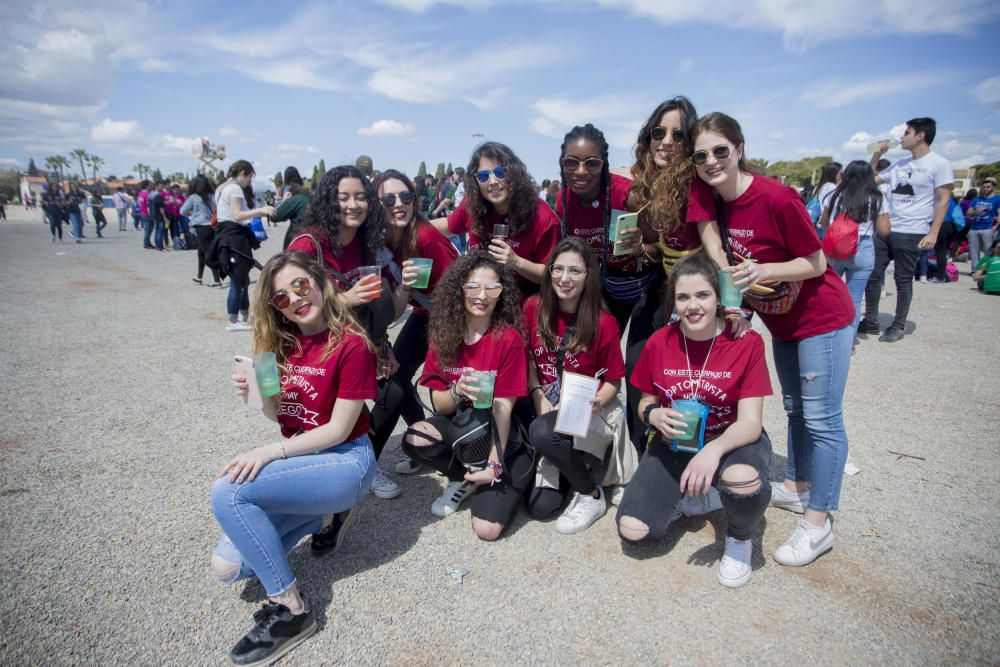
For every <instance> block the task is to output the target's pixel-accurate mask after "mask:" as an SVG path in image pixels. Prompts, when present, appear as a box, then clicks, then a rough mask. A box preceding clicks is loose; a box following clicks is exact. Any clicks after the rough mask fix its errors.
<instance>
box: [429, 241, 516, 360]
mask: <svg viewBox="0 0 1000 667" xmlns="http://www.w3.org/2000/svg"><path fill="white" fill-rule="evenodd" d="M484 267H485V268H487V269H492V270H493V271H495V272H496V274H497V275H498V276H500V284H501V285H503V291H502V292H500V296H499V297H497V305H496V307H495V308H494V309H493V315H492V317H491V318H490V331H491V332H492V335H493V336H497V335H499V334H500V332H501V331H502V330H503V329H504V328H505V327H508V326H509V327H513V328H514V329H516V330H517V331H520V326H519V325H520V322H521V292H520V290H519V289H518V287H517V282H516V281H515V280H514V277H513V276H512V275H511V274H510V271H508V270H507V267H505V266H504V265H503V264H501V263H500V262H498V261H496V260H495V259H493V258H492V257H490V255H489V253H487V252H486V251H485V250H479V251H476V252H472V253H469V254H468V255H462V256H460V257H459V258H458V259H456V260H455V263H454V264H452V265H451V266H449V267H448V270H447V271H445V272H444V275H443V276H441V280H440V281H439V282H438V284H437V287H435V288H434V307H433V308H431V318H430V323H429V325H428V333H429V336H428V338H429V341H430V346H431V347H432V348H433V349H434V354H435V355H436V356H437V360H438V363H440V364H441V366H450V365H451V364H453V363H455V357H457V356H458V350H459V348H460V347H461V346H462V341H463V339H464V338H465V321H466V316H467V315H468V313H466V311H465V290H463V289H462V285H464V284H465V283H466V281H467V280H468V279H469V276H470V275H472V272H473V271H475V270H476V269H479V268H484ZM522 335H524V334H523V333H522Z"/></svg>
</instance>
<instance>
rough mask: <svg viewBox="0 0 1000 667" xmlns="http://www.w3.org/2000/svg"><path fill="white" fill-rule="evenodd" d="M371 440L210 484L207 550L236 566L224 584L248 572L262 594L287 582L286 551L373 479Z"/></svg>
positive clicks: (361, 495)
mask: <svg viewBox="0 0 1000 667" xmlns="http://www.w3.org/2000/svg"><path fill="white" fill-rule="evenodd" d="M375 470H376V467H375V454H374V453H373V452H372V444H371V440H369V439H368V436H367V435H362V436H359V437H357V438H355V439H354V440H350V441H348V442H345V443H343V444H340V445H336V446H335V447H330V448H329V449H324V450H323V451H320V452H315V453H313V454H306V455H304V456H293V457H291V458H288V459H278V460H276V461H271V462H270V463H268V464H267V465H266V466H264V468H263V469H262V470H261V471H260V472H259V473H258V474H257V478H256V479H254V481H252V482H244V483H242V484H235V483H230V482H229V481H228V478H227V477H221V478H219V479H217V480H216V481H215V483H214V484H212V512H213V513H214V514H215V518H216V519H217V520H218V521H219V525H220V526H221V528H222V537H221V538H220V539H219V542H218V544H217V545H216V547H215V551H214V553H215V554H216V555H217V556H220V557H222V558H224V559H225V560H227V561H230V562H232V563H239V564H240V569H239V570H238V571H236V572H234V573H233V575H232V577H231V578H230V579H229V580H228V581H227V583H233V582H235V581H239V580H240V579H245V578H247V577H249V576H250V575H256V576H257V578H258V579H259V580H260V583H261V585H263V586H264V590H265V591H266V592H267V594H268V596H271V597H274V596H276V595H280V594H281V593H284V592H285V591H286V590H287V589H288V587H289V586H291V585H292V584H294V583H295V576H294V575H293V574H292V569H291V567H290V566H289V565H288V557H287V554H288V552H289V551H290V550H291V549H292V547H294V546H295V545H296V544H297V543H298V541H299V540H301V539H302V538H303V537H305V536H306V535H309V534H311V533H315V532H317V531H318V530H319V529H320V528H321V527H322V523H323V515H325V514H336V513H339V512H343V511H345V510H349V509H350V508H352V507H354V506H355V505H356V504H358V502H359V501H360V500H361V499H362V498H364V496H365V494H366V493H368V489H369V487H370V486H371V484H372V480H373V479H375Z"/></svg>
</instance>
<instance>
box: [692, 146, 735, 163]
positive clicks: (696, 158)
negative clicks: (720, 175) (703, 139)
mask: <svg viewBox="0 0 1000 667" xmlns="http://www.w3.org/2000/svg"><path fill="white" fill-rule="evenodd" d="M731 154H732V149H730V148H729V146H716V147H715V148H713V149H712V157H714V158H715V159H716V160H728V159H729V156H730V155H731ZM691 162H694V163H695V164H696V165H698V166H699V167H700V166H701V165H703V164H705V163H706V162H708V151H695V152H694V153H692V154H691Z"/></svg>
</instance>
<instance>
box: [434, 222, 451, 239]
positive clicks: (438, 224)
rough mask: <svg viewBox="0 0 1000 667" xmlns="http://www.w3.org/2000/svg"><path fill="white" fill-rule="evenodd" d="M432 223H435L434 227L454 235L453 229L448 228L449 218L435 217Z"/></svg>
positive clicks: (445, 233)
mask: <svg viewBox="0 0 1000 667" xmlns="http://www.w3.org/2000/svg"><path fill="white" fill-rule="evenodd" d="M431 224H432V225H434V229H436V230H438V231H439V232H441V233H442V234H444V235H445V236H454V235H453V234H452V233H451V230H450V229H448V218H434V219H433V220H431Z"/></svg>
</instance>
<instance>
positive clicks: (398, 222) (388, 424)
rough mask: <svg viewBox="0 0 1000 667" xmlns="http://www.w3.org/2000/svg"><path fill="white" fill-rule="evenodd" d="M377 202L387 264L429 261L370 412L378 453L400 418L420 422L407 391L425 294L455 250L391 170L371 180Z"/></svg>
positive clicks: (423, 331)
mask: <svg viewBox="0 0 1000 667" xmlns="http://www.w3.org/2000/svg"><path fill="white" fill-rule="evenodd" d="M375 190H376V191H377V192H378V197H379V202H380V203H381V205H382V207H383V208H384V209H385V214H386V217H387V218H388V231H387V237H386V241H387V244H386V245H387V247H388V248H389V250H391V251H392V255H393V264H394V266H396V267H397V269H395V270H397V271H400V273H406V275H407V276H409V275H410V274H411V273H412V272H413V271H415V270H416V269H415V268H414V265H413V258H424V259H429V260H432V262H433V263H432V265H431V275H430V280H429V282H428V285H427V287H424V288H415V287H414V288H412V289H410V290H409V297H410V304H411V305H412V306H413V310H412V311H411V312H410V316H409V317H408V318H406V323H405V324H404V325H403V328H402V329H400V331H399V334H398V335H397V336H396V342H395V343H394V344H393V346H392V351H393V355H394V356H395V358H396V363H398V364H399V369H398V370H397V371H396V372H395V373H393V374H392V376H391V377H390V378H388V380H387V381H386V385H387V386H385V387H384V390H383V391H382V392H380V394H379V400H377V401H376V402H375V407H374V408H373V409H372V415H371V416H372V442H373V444H374V445H375V450H376V451H381V450H382V447H383V446H384V445H385V442H386V441H387V440H388V439H389V437H390V436H391V435H392V431H393V429H394V428H395V427H396V423H397V422H398V421H399V417H400V415H402V417H403V419H404V420H405V421H406V423H407V425H412V424H415V423H416V422H418V421H420V420H421V419H423V418H424V409H423V407H421V405H420V400H419V399H418V398H417V395H416V392H415V391H414V389H413V375H414V374H415V373H416V372H417V369H418V368H420V365H421V364H423V363H424V359H425V358H426V357H427V321H428V318H429V316H430V315H429V313H430V309H431V306H432V302H431V294H432V293H433V291H434V288H435V287H436V286H437V284H438V282H439V281H440V280H441V276H443V275H444V272H445V271H446V270H447V269H448V267H449V266H451V265H452V263H453V262H454V261H455V259H456V258H457V257H458V250H456V249H455V246H454V245H452V243H451V241H449V240H448V239H447V238H446V237H445V235H444V234H442V233H441V232H439V231H438V230H437V229H435V228H434V226H433V225H432V224H431V223H430V222H428V221H427V219H426V218H425V217H424V216H423V215H422V214H420V213H419V212H418V211H417V203H416V191H415V188H414V187H413V183H412V182H411V181H410V179H409V178H407V177H406V175H404V174H402V173H400V172H398V171H396V170H395V169H387V170H386V171H383V172H382V173H381V174H380V175H379V176H378V178H376V179H375ZM418 469H419V466H416V465H415V464H413V463H412V462H411V461H410V460H409V458H404V460H402V461H400V462H399V463H398V464H397V465H396V471H397V472H400V473H413V472H416V471H417V470H418Z"/></svg>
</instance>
